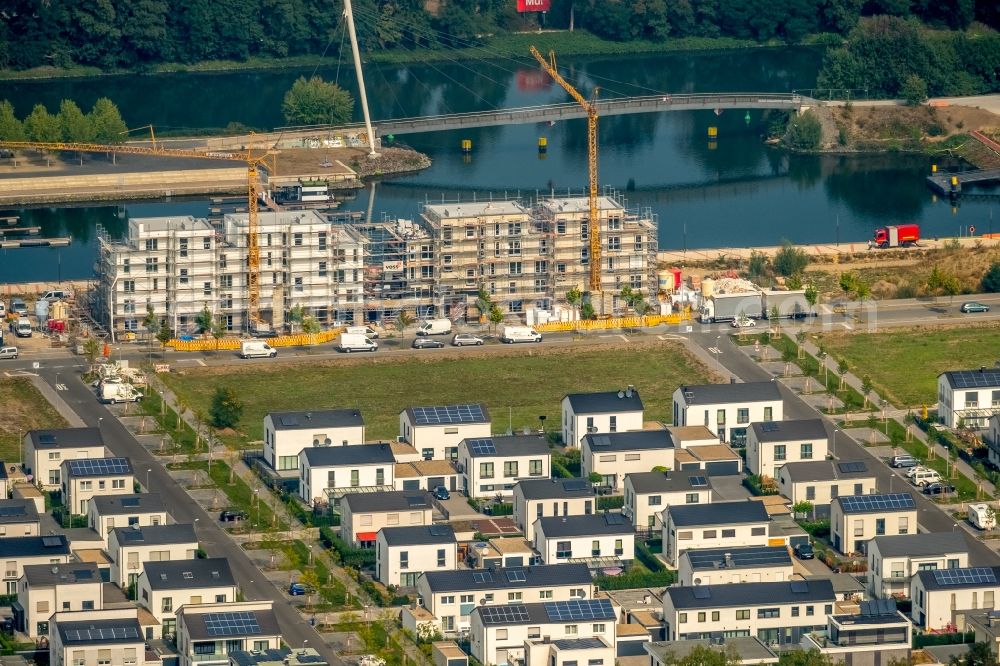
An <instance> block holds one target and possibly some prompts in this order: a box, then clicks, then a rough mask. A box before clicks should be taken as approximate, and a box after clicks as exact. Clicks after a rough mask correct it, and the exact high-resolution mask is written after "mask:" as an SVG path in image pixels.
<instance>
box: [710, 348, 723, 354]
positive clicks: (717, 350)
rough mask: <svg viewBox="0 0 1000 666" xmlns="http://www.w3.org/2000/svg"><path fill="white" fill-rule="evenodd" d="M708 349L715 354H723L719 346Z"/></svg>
mask: <svg viewBox="0 0 1000 666" xmlns="http://www.w3.org/2000/svg"><path fill="white" fill-rule="evenodd" d="M708 351H710V352H712V353H713V354H721V353H722V350H721V349H719V348H718V347H709V348H708Z"/></svg>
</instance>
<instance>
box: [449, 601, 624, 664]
mask: <svg viewBox="0 0 1000 666" xmlns="http://www.w3.org/2000/svg"><path fill="white" fill-rule="evenodd" d="M617 619H618V613H617V611H616V610H615V608H614V607H613V606H612V605H611V602H610V601H609V600H607V599H581V600H578V601H548V602H544V603H526V604H514V605H510V606H478V607H476V608H474V609H473V610H472V614H471V615H470V622H469V647H470V650H469V652H470V653H471V654H472V656H473V657H475V658H476V659H477V660H478V661H479V663H481V664H511V663H515V662H519V663H523V664H524V665H525V666H546V664H548V663H551V662H547V661H546V662H541V661H538V659H541V658H551V657H552V655H551V650H552V649H553V647H554V649H555V650H556V652H557V653H562V652H564V651H565V652H572V653H573V656H574V657H575V658H576V659H579V658H580V655H582V657H583V658H584V659H586V661H587V662H589V661H590V660H591V659H595V660H597V659H607V658H610V659H613V658H614V656H615V646H616V640H615V639H616V634H615V630H616V628H617ZM545 639H547V640H548V641H549V643H550V648H548V649H545V648H544V647H542V646H541V644H542V643H543V641H544V640H545ZM585 639H590V640H589V641H588V642H587V643H584V644H580V643H565V644H562V643H560V645H563V646H564V648H560V646H558V645H557V646H551V644H552V642H553V641H579V640H585ZM533 643H538V644H539V647H537V648H534V649H531V652H532V654H533V656H534V659H533V660H532V661H528V660H527V658H526V654H525V653H526V649H530V648H526V647H525V646H526V645H531V644H533ZM556 663H560V664H561V663H562V662H561V661H560V662H556ZM595 666H596V661H595ZM609 666H610V664H609Z"/></svg>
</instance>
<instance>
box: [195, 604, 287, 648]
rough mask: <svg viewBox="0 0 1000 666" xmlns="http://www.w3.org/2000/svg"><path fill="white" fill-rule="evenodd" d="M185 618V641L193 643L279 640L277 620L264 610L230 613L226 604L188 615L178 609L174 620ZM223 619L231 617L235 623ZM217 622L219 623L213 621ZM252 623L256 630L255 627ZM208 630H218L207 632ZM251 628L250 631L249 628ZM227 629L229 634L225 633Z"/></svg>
mask: <svg viewBox="0 0 1000 666" xmlns="http://www.w3.org/2000/svg"><path fill="white" fill-rule="evenodd" d="M181 616H183V617H184V626H186V627H187V634H188V637H190V638H192V639H193V640H205V639H211V640H225V639H236V638H240V637H243V636H280V635H281V629H280V628H279V627H278V618H277V617H276V616H275V615H274V610H273V609H271V608H266V609H264V610H253V611H230V610H227V608H226V604H218V605H216V606H215V607H213V608H211V609H206V610H205V611H202V610H201V609H199V612H197V613H194V612H191V611H190V609H187V608H186V607H185V606H181V607H180V608H179V609H177V618H178V622H180V617H181ZM226 617H233V618H234V619H236V620H237V621H236V622H226V620H225V618H226ZM216 618H218V621H216ZM254 623H256V624H255V626H254ZM210 626H215V627H217V628H216V629H214V630H213V629H210V628H209V627H210ZM249 627H252V628H249ZM227 628H232V630H229V631H227V630H226V629H227Z"/></svg>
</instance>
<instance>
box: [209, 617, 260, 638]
mask: <svg viewBox="0 0 1000 666" xmlns="http://www.w3.org/2000/svg"><path fill="white" fill-rule="evenodd" d="M203 618H204V621H205V631H206V632H207V633H208V635H209V636H244V635H249V634H259V633H260V623H259V622H257V616H256V615H255V614H254V613H252V612H250V611H236V612H230V613H206V614H205V615H204V616H203Z"/></svg>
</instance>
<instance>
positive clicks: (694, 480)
mask: <svg viewBox="0 0 1000 666" xmlns="http://www.w3.org/2000/svg"><path fill="white" fill-rule="evenodd" d="M688 483H690V484H691V487H692V488H699V487H701V486H707V485H708V479H706V478H705V477H703V476H689V477H688Z"/></svg>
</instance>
